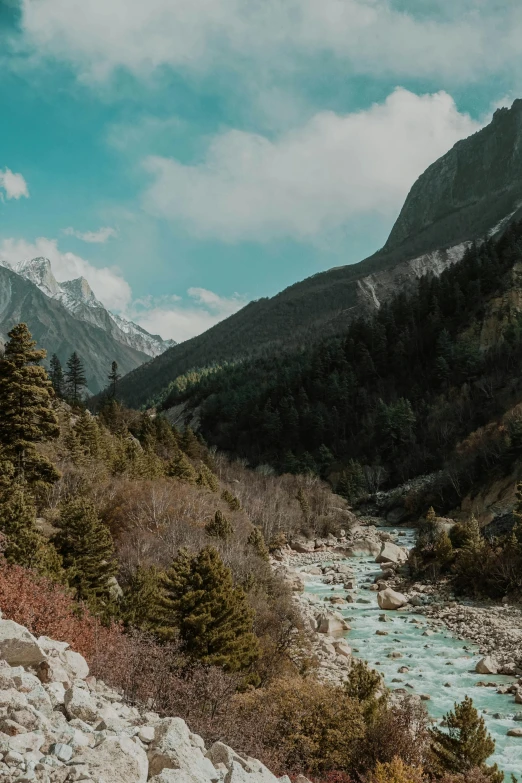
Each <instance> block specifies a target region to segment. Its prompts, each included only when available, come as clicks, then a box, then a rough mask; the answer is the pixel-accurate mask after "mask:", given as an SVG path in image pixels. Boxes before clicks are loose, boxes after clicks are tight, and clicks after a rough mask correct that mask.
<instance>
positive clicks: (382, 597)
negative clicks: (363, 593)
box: [377, 587, 408, 609]
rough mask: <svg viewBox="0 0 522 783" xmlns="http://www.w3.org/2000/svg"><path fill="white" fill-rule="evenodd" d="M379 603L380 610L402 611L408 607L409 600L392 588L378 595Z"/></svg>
mask: <svg viewBox="0 0 522 783" xmlns="http://www.w3.org/2000/svg"><path fill="white" fill-rule="evenodd" d="M377 603H378V604H379V608H380V609H401V608H402V607H403V606H406V604H407V603H408V599H407V598H406V596H405V595H403V594H402V593H397V592H396V591H395V590H392V589H391V587H387V588H386V589H385V590H381V592H380V593H377Z"/></svg>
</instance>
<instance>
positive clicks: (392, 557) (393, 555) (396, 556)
mask: <svg viewBox="0 0 522 783" xmlns="http://www.w3.org/2000/svg"><path fill="white" fill-rule="evenodd" d="M407 559H408V551H407V550H406V549H404V548H403V547H401V546H397V544H393V543H392V542H391V541H385V542H384V543H383V544H382V546H381V551H380V552H379V554H378V555H377V557H376V558H375V562H376V563H405V562H406V561H407Z"/></svg>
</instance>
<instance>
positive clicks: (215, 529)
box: [205, 510, 234, 541]
mask: <svg viewBox="0 0 522 783" xmlns="http://www.w3.org/2000/svg"><path fill="white" fill-rule="evenodd" d="M205 533H206V534H207V536H212V537H213V538H220V539H221V540H222V541H228V539H229V538H231V537H232V536H233V535H234V528H233V527H232V525H231V524H230V522H229V521H228V519H227V518H226V516H225V515H224V514H223V512H222V511H219V510H218V511H216V513H215V514H214V517H213V519H211V520H210V522H207V524H206V525H205Z"/></svg>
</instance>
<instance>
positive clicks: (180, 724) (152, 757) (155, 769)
mask: <svg viewBox="0 0 522 783" xmlns="http://www.w3.org/2000/svg"><path fill="white" fill-rule="evenodd" d="M155 728H156V732H155V737H154V740H153V741H152V742H151V744H150V747H149V752H148V758H149V772H150V775H159V773H160V772H162V771H163V770H164V769H181V770H185V771H187V772H190V773H191V774H192V775H193V776H194V777H195V779H196V780H197V781H199V783H208V781H209V780H211V781H218V780H219V779H220V775H219V773H218V771H217V770H216V768H215V767H214V765H213V764H212V762H211V761H210V759H209V758H206V756H204V755H203V751H202V749H201V744H200V743H199V742H198V739H200V738H196V737H195V735H192V734H191V732H190V730H189V728H188V726H187V724H186V723H185V721H184V720H182V719H181V718H165V719H164V720H162V721H161V722H160V723H158V724H157V725H156V727H155Z"/></svg>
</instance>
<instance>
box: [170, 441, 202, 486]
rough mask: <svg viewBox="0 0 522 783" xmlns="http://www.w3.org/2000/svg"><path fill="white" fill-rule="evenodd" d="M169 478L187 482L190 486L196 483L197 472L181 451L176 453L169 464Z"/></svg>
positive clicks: (178, 450)
mask: <svg viewBox="0 0 522 783" xmlns="http://www.w3.org/2000/svg"><path fill="white" fill-rule="evenodd" d="M167 476H171V477H172V478H177V479H179V480H180V481H186V482H187V483H188V484H195V483H196V479H197V473H196V470H195V468H194V466H193V465H192V463H191V462H190V460H189V459H188V457H187V456H186V455H185V454H184V453H183V452H182V451H181V449H177V450H176V451H175V453H174V456H173V457H172V459H171V460H170V462H169V463H168V465H167Z"/></svg>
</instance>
